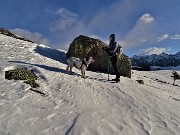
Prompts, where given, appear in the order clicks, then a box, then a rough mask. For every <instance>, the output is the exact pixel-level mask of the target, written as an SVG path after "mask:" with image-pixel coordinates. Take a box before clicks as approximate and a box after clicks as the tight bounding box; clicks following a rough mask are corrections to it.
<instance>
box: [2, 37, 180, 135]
mask: <svg viewBox="0 0 180 135" xmlns="http://www.w3.org/2000/svg"><path fill="white" fill-rule="evenodd" d="M65 61H66V59H65V52H63V51H59V50H54V49H51V48H49V47H46V46H42V45H38V44H33V43H29V42H26V41H21V40H17V39H14V38H11V37H7V36H4V35H1V34H0V69H1V70H0V135H179V134H180V87H179V86H180V81H179V80H178V81H176V84H177V85H179V86H173V85H172V83H173V79H172V78H171V77H170V76H171V71H165V70H163V71H150V72H142V71H132V72H133V74H132V79H129V78H125V77H121V82H120V83H118V84H115V83H110V82H106V80H107V74H103V73H95V72H90V71H87V75H88V76H89V77H88V78H87V79H82V78H81V77H80V71H79V70H76V69H74V71H75V72H76V73H77V74H75V75H69V74H67V73H66V72H65V69H66V62H65ZM17 67H27V68H29V69H32V70H33V71H34V72H35V73H36V74H37V75H38V77H39V79H38V80H37V83H38V84H39V85H40V88H38V90H40V91H42V92H44V93H46V94H47V96H46V97H45V96H41V95H40V94H38V93H35V92H33V91H30V90H29V88H30V86H29V85H27V84H24V83H23V82H22V81H16V80H5V77H4V74H5V72H4V71H6V70H9V69H14V68H17ZM178 73H179V71H178ZM110 77H111V78H113V77H114V76H110ZM137 79H142V80H143V81H144V83H145V84H144V85H142V84H138V83H137V82H136V81H135V80H137Z"/></svg>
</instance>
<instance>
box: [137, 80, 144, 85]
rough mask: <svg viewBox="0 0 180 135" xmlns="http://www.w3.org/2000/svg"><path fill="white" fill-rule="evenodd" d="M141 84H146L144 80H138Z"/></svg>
mask: <svg viewBox="0 0 180 135" xmlns="http://www.w3.org/2000/svg"><path fill="white" fill-rule="evenodd" d="M136 81H137V82H138V83H139V84H144V81H143V80H136Z"/></svg>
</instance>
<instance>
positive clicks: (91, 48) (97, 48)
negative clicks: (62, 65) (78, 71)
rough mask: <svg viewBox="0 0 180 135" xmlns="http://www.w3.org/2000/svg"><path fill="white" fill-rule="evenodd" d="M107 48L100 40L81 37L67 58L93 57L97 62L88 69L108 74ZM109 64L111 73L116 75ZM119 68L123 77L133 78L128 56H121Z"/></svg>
mask: <svg viewBox="0 0 180 135" xmlns="http://www.w3.org/2000/svg"><path fill="white" fill-rule="evenodd" d="M107 47H108V46H107V44H105V43H104V42H102V41H101V40H99V39H93V38H90V37H87V36H83V35H80V36H79V37H77V38H75V39H74V40H73V42H72V43H71V44H70V47H69V50H68V52H67V57H77V58H81V59H82V58H85V57H90V56H92V57H93V58H94V59H95V62H94V63H93V64H91V65H90V66H89V68H88V69H89V70H91V71H99V72H104V73H107V67H108V55H107V53H106V52H105V51H104V50H105V49H106V48H107ZM109 63H110V73H111V74H114V71H113V68H112V65H111V62H109ZM118 68H119V71H120V74H121V75H122V76H125V77H129V78H130V77H131V61H130V59H129V58H128V57H127V56H126V55H124V54H122V55H121V56H119V58H118Z"/></svg>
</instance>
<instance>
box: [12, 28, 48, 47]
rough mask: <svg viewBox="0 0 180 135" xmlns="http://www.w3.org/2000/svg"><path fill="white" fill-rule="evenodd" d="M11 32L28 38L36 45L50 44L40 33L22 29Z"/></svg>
mask: <svg viewBox="0 0 180 135" xmlns="http://www.w3.org/2000/svg"><path fill="white" fill-rule="evenodd" d="M10 31H11V32H12V33H14V34H16V35H18V36H21V37H24V38H27V39H29V40H32V41H34V42H36V43H41V44H48V42H49V40H48V39H47V38H44V37H43V35H42V34H40V33H38V32H30V31H28V30H25V29H20V28H15V29H11V30H10Z"/></svg>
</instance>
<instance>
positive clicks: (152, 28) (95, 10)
mask: <svg viewBox="0 0 180 135" xmlns="http://www.w3.org/2000/svg"><path fill="white" fill-rule="evenodd" d="M0 2H1V8H0V16H1V20H0V27H4V28H6V29H9V30H11V31H12V32H14V33H16V34H18V35H20V36H24V37H27V38H29V39H31V40H33V41H36V42H38V43H44V44H47V45H48V46H50V47H53V48H58V49H64V50H67V49H68V46H69V44H70V43H71V42H72V40H73V39H74V38H75V37H77V36H78V35H80V34H83V35H87V36H91V37H94V38H100V39H101V40H103V41H104V42H106V43H108V41H107V39H108V36H109V35H110V34H111V33H115V34H116V37H117V42H118V43H119V44H121V45H122V46H123V50H124V53H125V54H127V55H128V56H132V55H135V54H139V55H144V54H154V53H156V54H159V53H162V52H167V53H176V52H178V51H180V8H179V7H180V0H0Z"/></svg>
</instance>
